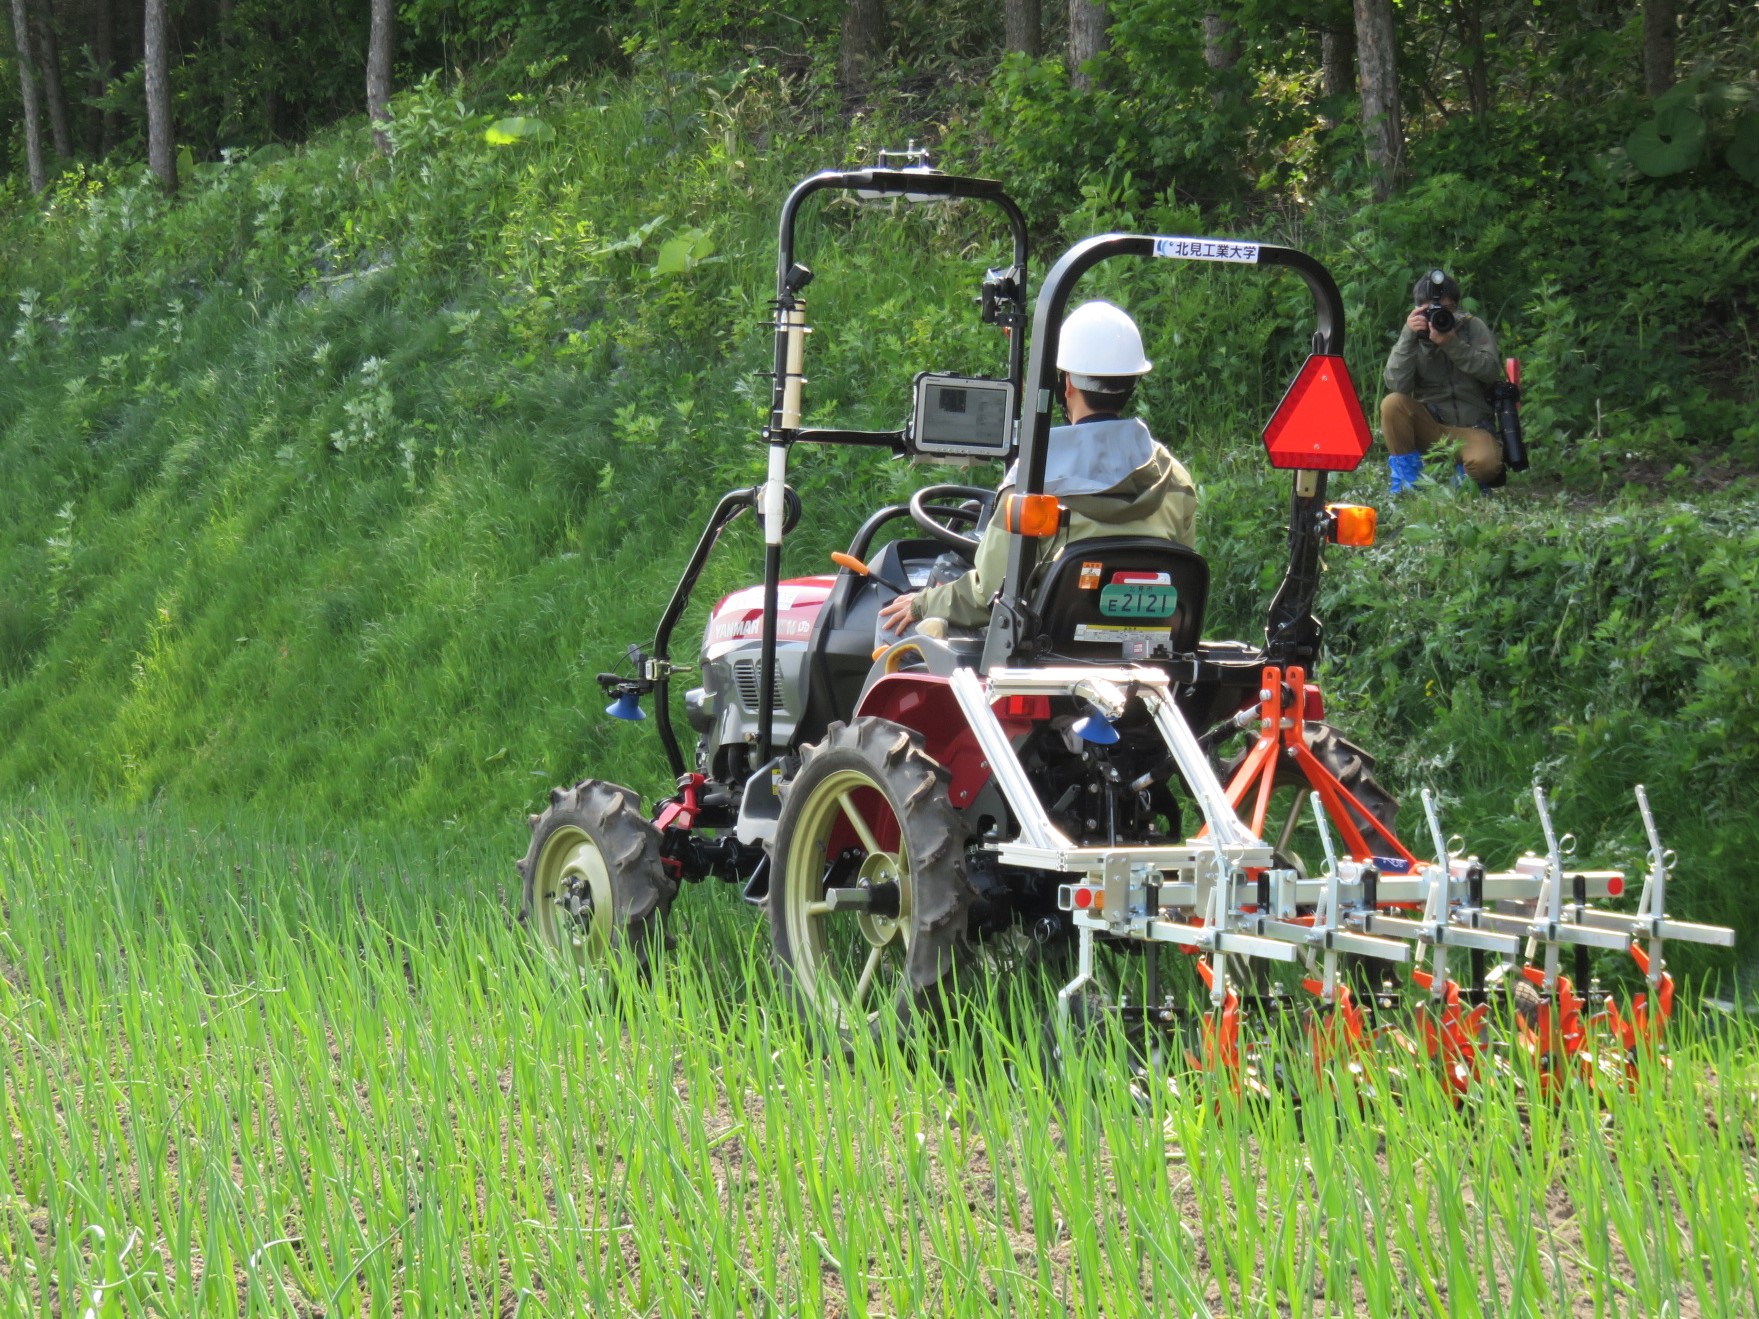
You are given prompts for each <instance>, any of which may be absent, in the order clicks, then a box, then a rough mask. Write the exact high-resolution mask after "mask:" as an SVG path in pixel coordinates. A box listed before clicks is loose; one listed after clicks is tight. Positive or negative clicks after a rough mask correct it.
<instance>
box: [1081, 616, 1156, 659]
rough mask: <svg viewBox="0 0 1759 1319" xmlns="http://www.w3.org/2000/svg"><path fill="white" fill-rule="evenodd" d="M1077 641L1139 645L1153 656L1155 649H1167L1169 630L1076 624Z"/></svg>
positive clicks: (1112, 624)
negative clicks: (1146, 648) (1145, 647)
mask: <svg viewBox="0 0 1759 1319" xmlns="http://www.w3.org/2000/svg"><path fill="white" fill-rule="evenodd" d="M1075 640H1077V641H1106V642H1110V643H1111V644H1112V645H1114V646H1125V645H1132V644H1134V645H1139V646H1147V647H1149V650H1148V651H1146V652H1144V653H1148V654H1152V653H1153V651H1154V649H1156V648H1158V649H1160V650H1165V649H1166V648H1167V629H1166V628H1164V627H1162V628H1160V629H1158V630H1156V631H1149V630H1147V629H1144V628H1140V627H1125V626H1122V625H1120V624H1116V623H1077V624H1075Z"/></svg>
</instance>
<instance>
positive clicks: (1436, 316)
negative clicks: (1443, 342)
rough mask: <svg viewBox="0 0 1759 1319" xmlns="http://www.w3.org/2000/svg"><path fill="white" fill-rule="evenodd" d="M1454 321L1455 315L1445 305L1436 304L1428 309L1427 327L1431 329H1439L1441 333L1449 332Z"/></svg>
mask: <svg viewBox="0 0 1759 1319" xmlns="http://www.w3.org/2000/svg"><path fill="white" fill-rule="evenodd" d="M1454 321H1455V317H1454V314H1453V312H1451V311H1449V310H1448V309H1447V308H1446V307H1440V306H1437V307H1431V308H1430V309H1429V328H1430V329H1431V330H1436V331H1439V332H1440V333H1442V334H1449V333H1451V332H1452V331H1453V328H1454Z"/></svg>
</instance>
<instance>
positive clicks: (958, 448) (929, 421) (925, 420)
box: [910, 371, 1014, 460]
mask: <svg viewBox="0 0 1759 1319" xmlns="http://www.w3.org/2000/svg"><path fill="white" fill-rule="evenodd" d="M1013 446H1014V386H1013V383H1012V382H1011V381H1008V380H995V379H991V378H989V377H987V376H954V375H937V374H935V373H934V372H931V371H924V372H923V373H922V374H920V375H918V376H917V377H916V410H915V412H914V414H913V415H912V418H911V424H910V450H911V452H912V453H920V454H923V455H924V456H926V457H930V458H972V459H983V458H993V459H998V460H1001V459H1006V458H1007V457H1008V455H1009V453H1010V452H1011V451H1012V449H1013Z"/></svg>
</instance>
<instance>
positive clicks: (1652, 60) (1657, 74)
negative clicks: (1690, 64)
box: [1643, 0, 1674, 96]
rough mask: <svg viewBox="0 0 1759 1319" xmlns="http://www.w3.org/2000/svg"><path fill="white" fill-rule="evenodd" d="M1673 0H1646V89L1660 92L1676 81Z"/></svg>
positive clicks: (1644, 2)
mask: <svg viewBox="0 0 1759 1319" xmlns="http://www.w3.org/2000/svg"><path fill="white" fill-rule="evenodd" d="M1673 70H1674V0H1643V90H1645V91H1646V92H1648V93H1649V94H1650V95H1651V96H1660V95H1661V94H1662V93H1663V92H1665V91H1666V90H1667V89H1668V88H1669V87H1672V86H1673V84H1674V76H1673Z"/></svg>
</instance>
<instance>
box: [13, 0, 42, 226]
mask: <svg viewBox="0 0 1759 1319" xmlns="http://www.w3.org/2000/svg"><path fill="white" fill-rule="evenodd" d="M30 34H31V29H30V23H29V21H28V19H27V16H26V14H25V10H24V0H12V44H13V45H14V46H15V47H17V49H18V90H19V94H20V96H21V98H22V99H23V101H24V161H25V172H26V173H27V174H29V176H30V181H31V191H32V192H41V191H42V190H43V189H44V188H46V187H48V186H49V175H48V171H46V170H45V169H44V168H43V121H42V118H41V113H40V111H39V108H38V106H37V73H36V67H35V66H36V61H35V60H33V59H32V58H31V35H30Z"/></svg>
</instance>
